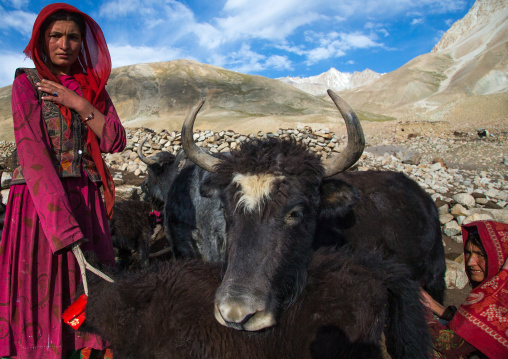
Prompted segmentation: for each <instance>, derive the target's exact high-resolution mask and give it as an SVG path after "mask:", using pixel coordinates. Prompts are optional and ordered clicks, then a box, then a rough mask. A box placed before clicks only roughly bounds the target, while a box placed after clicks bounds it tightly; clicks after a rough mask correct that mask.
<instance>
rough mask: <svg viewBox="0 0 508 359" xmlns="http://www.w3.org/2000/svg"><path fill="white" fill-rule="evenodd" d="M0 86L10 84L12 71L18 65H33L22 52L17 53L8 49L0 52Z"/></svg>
mask: <svg viewBox="0 0 508 359" xmlns="http://www.w3.org/2000/svg"><path fill="white" fill-rule="evenodd" d="M0 64H2V66H0V87H4V86H8V85H12V81H14V72H15V71H16V69H17V68H18V67H35V66H34V64H33V62H32V60H30V59H28V58H26V59H25V55H24V54H17V53H12V52H8V51H3V52H2V53H0Z"/></svg>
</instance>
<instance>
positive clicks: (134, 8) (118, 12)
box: [99, 0, 143, 19]
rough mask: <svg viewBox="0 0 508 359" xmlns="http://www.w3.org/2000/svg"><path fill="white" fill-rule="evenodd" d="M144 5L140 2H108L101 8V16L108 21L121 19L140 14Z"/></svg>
mask: <svg viewBox="0 0 508 359" xmlns="http://www.w3.org/2000/svg"><path fill="white" fill-rule="evenodd" d="M138 9H140V10H141V11H142V9H143V5H142V4H141V3H140V1H138V0H117V1H110V2H106V3H104V4H102V5H101V7H100V8H99V16H100V17H105V18H107V19H115V18H121V17H124V16H126V15H131V14H136V13H139V12H140V11H139V10H138Z"/></svg>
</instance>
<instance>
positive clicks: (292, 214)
mask: <svg viewBox="0 0 508 359" xmlns="http://www.w3.org/2000/svg"><path fill="white" fill-rule="evenodd" d="M302 218H303V207H302V206H296V207H294V208H293V209H291V210H290V211H289V212H288V213H287V214H286V217H285V218H284V222H286V223H287V224H289V225H292V224H297V223H299V222H300V220H301V219H302Z"/></svg>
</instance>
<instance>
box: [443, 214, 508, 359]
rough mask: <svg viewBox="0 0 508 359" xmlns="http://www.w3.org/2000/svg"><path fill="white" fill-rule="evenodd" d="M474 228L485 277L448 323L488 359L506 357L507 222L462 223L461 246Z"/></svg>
mask: <svg viewBox="0 0 508 359" xmlns="http://www.w3.org/2000/svg"><path fill="white" fill-rule="evenodd" d="M475 229H476V230H478V234H479V235H480V240H481V242H482V245H483V248H484V249H485V253H486V255H487V274H486V278H485V279H484V280H483V282H481V284H480V285H478V286H477V287H476V288H474V289H473V290H472V291H471V293H469V296H468V297H467V299H466V301H465V302H464V303H463V304H462V305H461V306H460V308H459V309H458V311H457V313H456V314H455V316H454V317H453V319H452V320H451V321H450V323H449V327H450V329H452V330H453V331H454V332H455V333H457V334H458V335H460V337H462V338H463V339H465V340H466V341H467V342H469V343H470V344H471V345H473V346H474V347H475V348H477V349H479V350H480V351H481V352H482V353H483V354H485V355H487V356H488V357H489V358H491V359H501V358H503V359H506V358H508V270H506V269H501V268H502V267H503V264H504V262H505V260H506V258H507V257H508V224H504V223H499V222H491V221H485V222H483V221H478V222H472V223H469V224H467V225H464V226H463V227H462V237H463V239H464V246H465V245H466V241H467V238H468V236H469V233H470V232H471V231H473V230H475Z"/></svg>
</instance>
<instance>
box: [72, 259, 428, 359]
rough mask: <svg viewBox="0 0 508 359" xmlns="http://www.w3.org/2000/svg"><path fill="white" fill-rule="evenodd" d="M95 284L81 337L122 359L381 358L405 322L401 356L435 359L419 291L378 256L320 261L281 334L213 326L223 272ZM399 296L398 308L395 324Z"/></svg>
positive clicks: (190, 270)
mask: <svg viewBox="0 0 508 359" xmlns="http://www.w3.org/2000/svg"><path fill="white" fill-rule="evenodd" d="M90 277H93V278H90V280H89V297H88V304H87V306H86V315H87V318H86V321H85V322H84V324H83V326H82V327H81V328H80V331H83V332H86V333H96V334H99V335H101V336H102V337H104V338H105V339H107V340H108V341H110V343H111V344H112V346H113V349H114V355H115V359H126V358H136V359H139V358H143V359H151V358H161V359H162V358H164V359H169V358H179V359H180V358H221V359H228V358H234V359H236V358H250V359H256V358H274V359H275V358H277V359H280V358H380V357H381V353H380V346H379V342H380V340H381V334H382V332H383V327H384V326H385V325H387V326H388V328H392V322H395V321H399V320H401V319H402V318H404V321H403V322H404V323H405V325H407V327H399V329H400V331H399V332H396V333H394V336H395V338H394V341H395V345H396V346H397V349H396V350H399V351H401V352H402V355H404V356H403V357H404V358H422V359H423V358H427V357H428V350H429V343H430V340H429V335H428V332H427V330H426V325H425V320H424V312H423V306H422V304H421V302H420V299H419V292H418V285H417V284H416V283H415V282H413V281H411V280H409V279H408V277H407V273H406V272H405V270H404V267H401V266H400V265H398V264H394V263H389V262H383V263H382V262H381V261H380V256H379V255H378V254H376V253H374V254H369V255H365V254H355V255H354V256H353V255H351V253H350V252H349V251H347V250H344V251H341V253H339V252H333V251H328V250H326V251H319V252H318V253H317V254H315V256H314V259H313V260H312V262H311V264H310V266H309V269H308V280H307V284H306V287H305V290H304V291H303V293H302V295H301V296H300V298H299V299H298V300H297V301H296V302H295V304H294V305H293V306H292V307H290V308H289V309H288V310H287V311H286V312H284V313H283V314H282V315H281V317H280V320H279V322H278V324H277V326H276V327H274V328H270V329H267V330H264V331H262V332H254V333H252V332H243V331H237V330H233V329H231V328H226V327H223V326H221V325H220V324H218V323H217V321H216V320H215V318H214V316H213V297H214V292H215V289H216V288H217V286H218V284H219V282H220V266H219V265H218V264H210V263H203V262H201V261H195V260H192V261H170V262H166V263H163V264H158V265H156V266H153V267H152V268H150V269H149V270H143V271H138V272H130V273H124V274H122V275H120V276H116V277H115V280H116V282H115V283H114V284H111V283H108V282H105V281H104V280H102V279H98V278H96V277H94V276H93V275H91V276H90ZM393 295H400V297H399V299H400V300H399V301H398V307H397V310H395V311H393V313H394V314H395V315H394V316H393V317H389V318H388V316H387V315H388V307H389V298H390V297H391V296H393ZM415 339H416V340H415ZM414 343H419V345H417V347H412V346H411V345H412V344H414Z"/></svg>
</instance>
